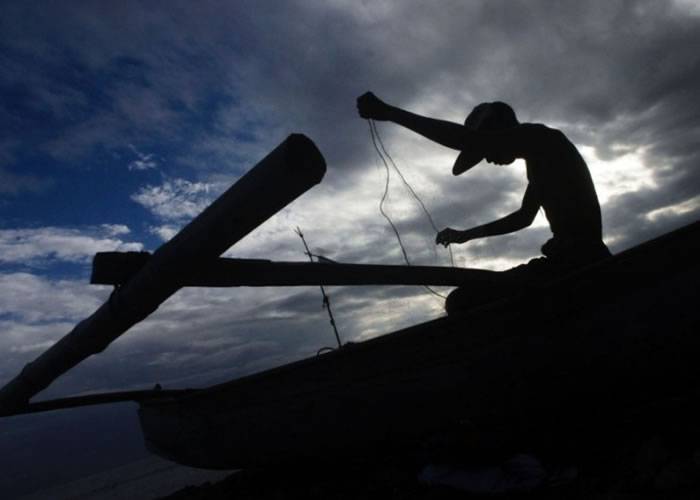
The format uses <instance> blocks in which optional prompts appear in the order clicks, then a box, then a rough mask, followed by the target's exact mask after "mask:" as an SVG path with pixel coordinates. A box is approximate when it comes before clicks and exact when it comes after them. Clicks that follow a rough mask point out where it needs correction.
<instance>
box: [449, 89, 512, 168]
mask: <svg viewBox="0 0 700 500" xmlns="http://www.w3.org/2000/svg"><path fill="white" fill-rule="evenodd" d="M516 125H518V119H517V118H516V116H515V111H513V108H511V107H510V106H509V105H508V104H506V103H504V102H500V101H496V102H482V103H481V104H479V105H478V106H476V107H475V108H474V109H473V110H472V111H471V113H469V115H468V116H467V118H466V119H465V120H464V126H465V127H466V128H467V129H469V130H472V131H475V132H476V131H489V130H503V129H505V128H510V127H515V126H516ZM483 159H484V157H483V155H482V154H481V153H479V152H476V151H462V152H460V153H459V155H457V159H456V160H455V163H454V165H453V166H452V174H453V175H460V174H463V173H464V172H466V171H467V170H469V169H470V168H472V167H474V166H476V165H478V164H479V163H480V162H481V160H483Z"/></svg>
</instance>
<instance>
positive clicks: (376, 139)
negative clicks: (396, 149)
mask: <svg viewBox="0 0 700 500" xmlns="http://www.w3.org/2000/svg"><path fill="white" fill-rule="evenodd" d="M367 122H368V123H369V133H370V137H371V138H372V144H373V145H374V150H375V151H376V152H377V155H378V156H379V158H381V160H382V163H383V164H384V169H385V171H386V182H385V183H384V194H383V195H382V199H381V200H380V201H379V212H380V213H381V214H382V215H383V216H384V218H385V219H386V220H387V222H389V225H390V226H391V229H392V230H393V231H394V234H395V235H396V239H397V241H398V242H399V247H400V248H401V253H403V258H404V260H405V261H406V265H408V266H410V265H411V262H410V260H409V259H408V253H407V252H406V248H405V247H404V244H403V241H402V240H401V235H400V234H399V230H398V229H397V227H396V225H395V224H394V222H393V221H392V220H391V217H389V215H387V213H386V212H385V211H384V202H385V201H386V197H387V195H388V194H389V179H390V177H391V170H390V169H389V164H388V163H387V161H386V159H385V158H384V154H382V150H383V151H384V153H385V154H386V156H387V158H389V160H390V161H391V164H392V165H393V167H394V169H395V170H396V172H397V173H398V174H399V177H400V178H401V180H402V181H403V183H404V184H405V185H406V187H407V188H408V190H409V191H410V192H411V194H412V195H413V196H414V197H415V199H416V200H417V201H418V203H419V204H420V205H421V207H422V208H423V211H424V212H425V214H426V215H427V216H428V220H429V221H430V224H431V225H432V227H433V229H435V231H436V232H437V227H436V226H435V223H434V222H433V218H432V217H431V216H430V213H429V212H428V209H427V208H426V207H425V204H424V203H423V201H422V200H421V199H420V198H419V196H418V195H417V194H416V192H415V191H414V190H413V188H412V187H411V185H410V184H409V183H408V181H407V180H406V178H405V177H404V176H403V174H402V173H401V171H400V170H399V168H398V167H397V166H396V163H395V162H394V160H393V159H392V158H391V155H389V153H388V152H387V151H386V148H384V144H383V143H382V139H381V137H380V136H379V131H378V130H377V125H376V123H374V120H371V119H369V120H367ZM377 143H379V144H381V150H380V148H379V146H378V145H377ZM450 260H451V261H452V266H453V267H454V260H453V258H452V250H451V249H450ZM423 288H425V289H426V290H427V291H428V292H430V293H432V294H433V295H436V296H438V297H440V298H441V299H446V298H447V297H445V296H444V295H442V294H441V293H438V292H436V291H435V290H433V289H432V288H430V287H429V286H428V285H423Z"/></svg>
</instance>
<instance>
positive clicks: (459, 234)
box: [435, 227, 469, 247]
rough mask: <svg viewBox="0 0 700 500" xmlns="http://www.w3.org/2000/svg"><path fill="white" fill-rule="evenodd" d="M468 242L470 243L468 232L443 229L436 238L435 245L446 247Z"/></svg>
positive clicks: (449, 228)
mask: <svg viewBox="0 0 700 500" xmlns="http://www.w3.org/2000/svg"><path fill="white" fill-rule="evenodd" d="M467 241H469V237H468V235H467V232H466V231H460V230H459V229H452V228H451V227H448V228H445V229H443V230H442V231H440V232H439V233H438V234H437V236H436V237H435V243H436V244H437V245H442V246H445V247H446V246H448V245H450V244H451V243H466V242H467Z"/></svg>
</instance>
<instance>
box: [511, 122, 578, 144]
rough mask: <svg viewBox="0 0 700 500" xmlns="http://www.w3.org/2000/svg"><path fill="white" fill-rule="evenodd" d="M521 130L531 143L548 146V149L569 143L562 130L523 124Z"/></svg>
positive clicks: (536, 124)
mask: <svg viewBox="0 0 700 500" xmlns="http://www.w3.org/2000/svg"><path fill="white" fill-rule="evenodd" d="M519 128H520V130H521V131H522V134H523V136H524V137H526V138H527V139H528V140H529V141H532V142H535V143H540V144H543V145H547V147H552V146H555V145H556V144H559V145H561V144H563V143H565V142H567V141H568V139H567V138H566V135H564V133H563V132H562V131H561V130H559V129H556V128H553V127H548V126H547V125H545V124H543V123H521V124H520V125H519Z"/></svg>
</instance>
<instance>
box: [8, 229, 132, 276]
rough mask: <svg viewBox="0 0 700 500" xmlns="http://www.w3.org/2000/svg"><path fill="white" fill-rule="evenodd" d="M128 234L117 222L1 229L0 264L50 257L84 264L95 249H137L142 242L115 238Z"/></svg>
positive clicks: (29, 262) (33, 262)
mask: <svg viewBox="0 0 700 500" xmlns="http://www.w3.org/2000/svg"><path fill="white" fill-rule="evenodd" d="M128 233H129V229H128V227H126V226H124V225H120V224H103V225H101V226H90V227H83V228H79V229H76V228H64V227H40V228H33V229H1V230H0V264H23V265H29V266H31V265H40V264H45V263H46V262H49V261H52V260H58V261H66V262H76V263H84V262H88V261H89V260H90V259H92V257H93V256H94V255H95V254H96V253H97V252H106V251H139V250H142V249H143V245H142V244H141V243H137V242H127V241H123V240H122V239H119V238H117V236H122V235H125V234H128Z"/></svg>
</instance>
